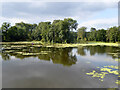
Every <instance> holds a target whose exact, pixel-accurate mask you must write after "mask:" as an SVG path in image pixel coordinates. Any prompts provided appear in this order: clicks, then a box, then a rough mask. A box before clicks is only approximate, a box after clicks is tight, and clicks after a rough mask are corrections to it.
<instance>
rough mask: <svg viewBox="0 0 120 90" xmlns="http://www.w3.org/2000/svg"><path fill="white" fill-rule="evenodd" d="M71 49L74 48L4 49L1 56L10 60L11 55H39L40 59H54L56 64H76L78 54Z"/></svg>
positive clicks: (24, 56)
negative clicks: (73, 53)
mask: <svg viewBox="0 0 120 90" xmlns="http://www.w3.org/2000/svg"><path fill="white" fill-rule="evenodd" d="M71 51H72V48H64V49H63V48H30V47H26V48H24V49H19V50H18V49H4V50H3V51H2V53H1V56H2V59H3V60H10V59H11V58H10V56H15V58H19V59H24V58H27V57H38V58H39V59H40V60H46V61H50V60H52V62H53V63H56V64H63V65H67V66H71V65H72V64H75V63H76V61H77V59H76V55H72V52H71ZM18 52H19V53H18ZM21 52H22V53H21ZM40 52H46V53H40ZM24 53H28V55H24ZM30 53H32V54H34V55H32V54H30ZM39 53H40V54H39ZM29 54H30V55H29Z"/></svg>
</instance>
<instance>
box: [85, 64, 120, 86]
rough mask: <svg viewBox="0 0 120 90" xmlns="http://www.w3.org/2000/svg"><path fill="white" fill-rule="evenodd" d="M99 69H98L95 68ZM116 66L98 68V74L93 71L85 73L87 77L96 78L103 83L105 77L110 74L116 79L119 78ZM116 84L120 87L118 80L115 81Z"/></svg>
mask: <svg viewBox="0 0 120 90" xmlns="http://www.w3.org/2000/svg"><path fill="white" fill-rule="evenodd" d="M97 68H99V67H97ZM118 68H119V67H118V66H114V65H111V66H104V67H101V68H99V69H100V72H99V73H98V72H97V71H95V70H93V71H91V72H89V73H86V74H87V75H90V76H92V77H97V78H98V79H99V80H100V81H103V80H104V78H105V76H106V75H109V74H112V75H116V76H117V77H120V75H119V73H118ZM115 83H116V84H119V85H120V80H116V82H115Z"/></svg>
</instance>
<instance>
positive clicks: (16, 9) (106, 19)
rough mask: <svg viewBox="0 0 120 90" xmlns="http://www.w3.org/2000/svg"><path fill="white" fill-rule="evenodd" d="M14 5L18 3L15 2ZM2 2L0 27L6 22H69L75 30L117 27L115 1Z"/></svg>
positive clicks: (5, 0)
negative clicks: (67, 19)
mask: <svg viewBox="0 0 120 90" xmlns="http://www.w3.org/2000/svg"><path fill="white" fill-rule="evenodd" d="M16 1H18V2H16ZM16 1H14V0H11V1H8V0H4V1H1V2H0V5H1V7H2V8H1V12H2V14H1V16H0V25H2V23H3V22H10V23H11V25H15V23H18V22H25V23H31V24H33V23H37V24H38V23H39V22H42V21H43V22H46V21H51V22H52V21H53V20H57V19H62V20H63V19H64V18H73V19H75V20H77V22H78V24H79V25H78V28H80V27H82V26H85V27H87V28H88V29H87V30H88V31H89V30H90V28H91V27H95V28H96V29H102V28H104V29H107V28H110V27H112V26H117V25H118V1H114V2H113V1H111V0H109V1H108V0H99V2H98V1H97V2H95V1H88V0H86V1H84V2H80V1H79V2H78V1H74V2H73V1H69V2H68V1H67V2H65V0H64V1H59V2H55V1H51V2H50V1H49V2H47V1H45V2H41V1H39V0H34V1H32V0H26V1H25V0H21V1H19V0H16Z"/></svg>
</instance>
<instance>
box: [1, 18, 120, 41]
mask: <svg viewBox="0 0 120 90" xmlns="http://www.w3.org/2000/svg"><path fill="white" fill-rule="evenodd" d="M86 29H87V27H84V26H83V27H80V28H78V23H77V20H74V19H72V18H65V19H64V20H54V21H53V22H40V23H39V24H38V25H37V24H28V23H24V22H21V23H16V24H15V25H14V26H11V24H10V23H9V22H4V23H3V24H2V26H1V28H0V30H1V32H2V33H1V34H0V35H1V36H2V41H4V42H6V41H33V40H36V41H43V42H51V43H77V42H78V43H79V42H81V41H103V42H119V41H120V30H119V27H116V26H114V27H110V28H108V29H107V30H105V29H99V30H96V28H94V27H91V29H90V31H89V32H87V30H86Z"/></svg>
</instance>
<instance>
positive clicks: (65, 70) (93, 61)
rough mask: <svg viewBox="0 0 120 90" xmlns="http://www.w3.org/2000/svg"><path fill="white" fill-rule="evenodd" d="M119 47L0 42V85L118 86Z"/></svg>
mask: <svg viewBox="0 0 120 90" xmlns="http://www.w3.org/2000/svg"><path fill="white" fill-rule="evenodd" d="M119 53H120V48H118V47H108V46H87V47H81V46H80V47H78V48H50V47H48V48H46V47H29V46H24V45H23V46H22V45H21V46H19V45H18V46H15V45H14V46H13V45H8V46H4V48H3V49H2V53H1V54H0V59H1V60H2V79H3V80H2V87H3V88H118V77H119V74H118V63H119V62H118V61H119V59H118V58H119V57H118V56H119Z"/></svg>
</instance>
